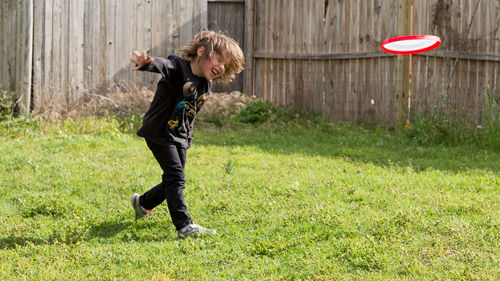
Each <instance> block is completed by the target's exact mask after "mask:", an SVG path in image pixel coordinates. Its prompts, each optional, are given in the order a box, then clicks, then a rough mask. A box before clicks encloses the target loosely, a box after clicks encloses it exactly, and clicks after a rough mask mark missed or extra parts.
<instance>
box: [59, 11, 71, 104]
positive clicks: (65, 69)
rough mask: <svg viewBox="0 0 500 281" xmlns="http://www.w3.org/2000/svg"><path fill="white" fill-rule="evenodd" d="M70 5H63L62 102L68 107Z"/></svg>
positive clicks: (61, 44)
mask: <svg viewBox="0 0 500 281" xmlns="http://www.w3.org/2000/svg"><path fill="white" fill-rule="evenodd" d="M69 5H70V1H63V2H62V3H61V15H60V19H61V41H60V42H61V43H60V46H61V55H60V56H61V66H60V67H61V76H60V80H61V86H60V88H61V100H63V101H64V104H65V105H66V106H68V105H69V101H70V84H69V79H68V76H69V33H70V31H69V21H70V18H69Z"/></svg>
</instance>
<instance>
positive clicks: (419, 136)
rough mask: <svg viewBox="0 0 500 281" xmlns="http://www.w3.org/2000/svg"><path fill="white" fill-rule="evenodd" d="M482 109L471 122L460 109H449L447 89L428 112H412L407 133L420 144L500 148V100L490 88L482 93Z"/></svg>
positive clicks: (406, 126) (406, 127)
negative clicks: (452, 110)
mask: <svg viewBox="0 0 500 281" xmlns="http://www.w3.org/2000/svg"><path fill="white" fill-rule="evenodd" d="M482 101H483V106H482V111H481V115H480V117H479V119H478V120H476V121H475V122H471V121H470V120H466V119H465V118H463V117H462V116H461V115H460V114H457V113H456V112H447V111H446V107H445V104H446V103H447V96H446V94H445V91H443V93H442V94H441V95H440V98H439V100H438V102H437V103H436V105H434V106H433V107H432V108H431V109H430V110H429V111H427V112H426V113H424V114H412V116H413V120H412V121H411V123H410V124H407V125H405V130H404V131H405V134H406V136H407V137H408V138H409V139H410V140H411V141H413V142H414V143H416V144H420V145H436V144H442V145H455V146H456V145H462V144H471V145H475V146H478V147H492V148H496V149H500V103H499V100H498V98H497V97H495V96H494V95H493V94H492V93H491V90H490V89H489V88H487V89H486V90H485V91H484V92H483V93H482Z"/></svg>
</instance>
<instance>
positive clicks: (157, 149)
mask: <svg viewBox="0 0 500 281" xmlns="http://www.w3.org/2000/svg"><path fill="white" fill-rule="evenodd" d="M146 142H147V144H148V147H149V149H150V150H151V151H152V152H153V155H154V156H155V158H156V160H157V161H158V163H159V164H160V166H161V169H162V170H163V175H162V182H161V183H160V184H158V185H156V186H155V187H153V188H151V189H150V190H149V191H147V192H146V193H144V194H143V195H142V196H141V197H140V200H139V203H140V204H141V206H142V207H143V208H145V209H153V208H154V207H156V206H158V205H160V204H161V203H162V202H163V201H165V199H167V204H168V210H169V211H170V216H171V217H172V222H173V223H174V225H175V228H176V229H177V230H179V229H181V228H183V227H184V226H186V225H188V224H191V222H192V221H191V217H190V216H189V214H188V212H187V206H186V201H184V183H185V179H184V165H185V163H186V151H187V149H186V148H182V147H180V146H176V145H175V144H173V143H171V144H164V145H158V144H155V143H151V142H149V141H146Z"/></svg>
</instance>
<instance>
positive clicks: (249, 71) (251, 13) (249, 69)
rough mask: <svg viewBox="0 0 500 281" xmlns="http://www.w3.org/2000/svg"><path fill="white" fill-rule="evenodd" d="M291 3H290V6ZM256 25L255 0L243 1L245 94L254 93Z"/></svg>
mask: <svg viewBox="0 0 500 281" xmlns="http://www.w3.org/2000/svg"><path fill="white" fill-rule="evenodd" d="M292 5H293V4H292V3H291V5H290V6H292ZM256 25H257V22H256V19H255V0H247V1H245V26H246V28H245V34H244V37H245V39H246V41H245V71H244V72H243V92H245V93H246V94H247V95H255V84H254V77H255V72H254V58H253V56H254V51H255V46H254V39H255V38H254V37H255V26H256Z"/></svg>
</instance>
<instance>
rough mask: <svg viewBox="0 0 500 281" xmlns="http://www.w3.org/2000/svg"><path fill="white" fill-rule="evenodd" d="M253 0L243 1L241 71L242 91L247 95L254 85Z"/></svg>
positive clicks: (250, 93) (253, 88)
mask: <svg viewBox="0 0 500 281" xmlns="http://www.w3.org/2000/svg"><path fill="white" fill-rule="evenodd" d="M255 22H256V20H255V1H254V0H247V1H245V26H246V28H245V29H244V30H245V31H244V32H245V33H244V38H245V39H246V40H245V44H244V46H245V47H244V52H245V70H244V71H243V74H242V75H243V91H244V92H245V93H246V94H248V95H254V90H255V85H254V80H253V78H254V77H255V71H254V50H255V45H254V42H255V41H254V40H255V32H254V29H255Z"/></svg>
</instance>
